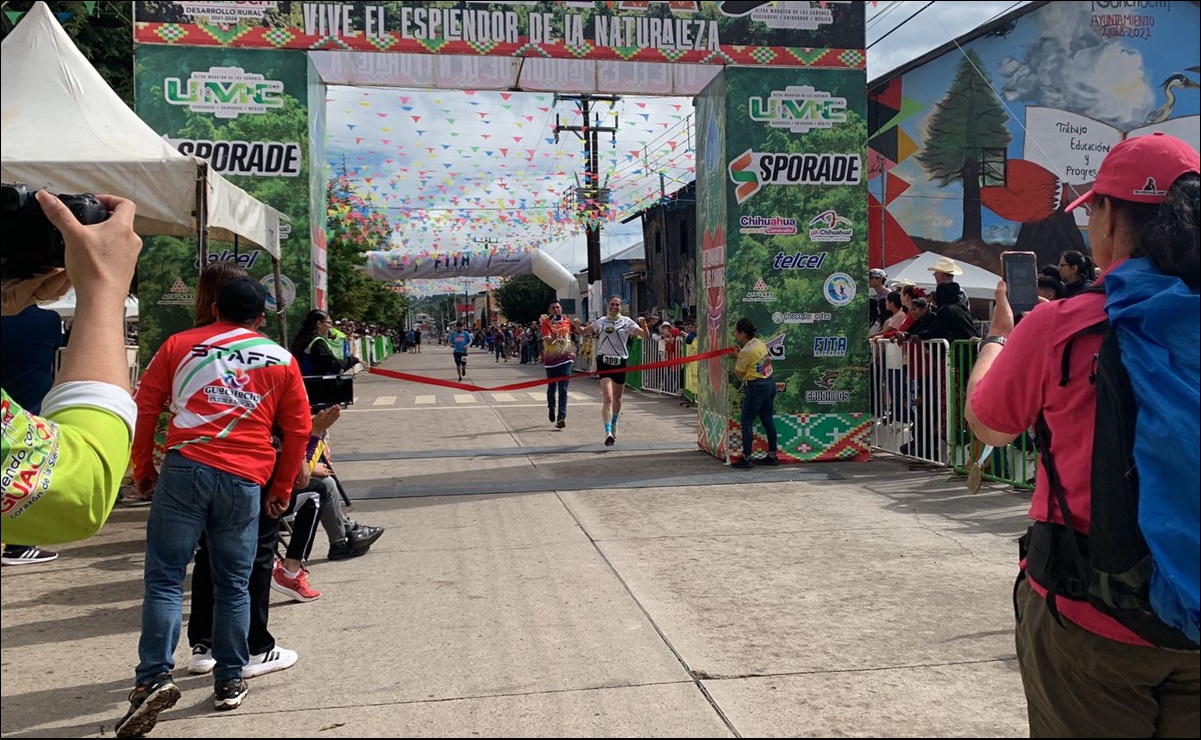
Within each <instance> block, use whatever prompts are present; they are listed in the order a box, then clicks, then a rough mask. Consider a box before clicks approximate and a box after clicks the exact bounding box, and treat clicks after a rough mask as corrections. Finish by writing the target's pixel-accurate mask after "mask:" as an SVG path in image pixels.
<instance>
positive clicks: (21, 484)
mask: <svg viewBox="0 0 1201 740" xmlns="http://www.w3.org/2000/svg"><path fill="white" fill-rule="evenodd" d="M36 197H37V199H38V203H40V204H41V206H42V211H43V212H44V213H45V214H46V218H47V219H49V221H50V223H51V224H53V225H54V226H55V227H56V228H57V229H58V230H59V231H60V232H61V233H62V236H63V242H64V244H65V257H66V259H65V262H66V267H65V268H64V269H60V270H55V271H52V272H50V273H47V274H44V275H37V276H34V277H32V278H29V279H25V280H8V279H7V278H6V279H5V282H4V285H3V312H4V313H5V314H6V315H7V314H12V313H18V312H20V311H21V310H23V309H24V308H25V307H26V306H27V305H29V304H30V303H33V302H35V301H39V300H51V299H54V298H57V297H59V296H61V295H63V294H64V293H66V291H67V288H68V287H70V285H72V284H73V285H74V286H75V296H76V303H75V328H76V332H75V336H74V337H73V341H72V342H71V346H70V348H69V349H68V350H67V351H66V352H65V353H64V357H63V362H62V366H61V367H60V369H59V371H58V376H57V378H56V379H55V383H54V387H53V388H51V389H50V392H49V393H48V394H46V398H45V400H44V401H43V403H42V415H41V416H37V415H34V414H31V413H29V412H27V411H25V410H24V409H22V408H21V407H20V406H19V405H18V404H16V403H15V402H13V401H12V400H11V399H10V398H9V397H8V394H7V393H4V394H2V399H0V415H2V416H3V436H2V438H0V441H2V444H0V457H3V470H4V476H5V483H4V492H3V504H2V506H0V513H2V514H3V518H2V519H0V523H2V530H0V531H2V532H3V537H4V539H5V540H8V541H15V542H37V543H39V544H52V543H56V542H70V541H72V540H81V539H84V538H86V537H89V536H91V535H93V534H95V533H96V531H97V530H99V529H100V527H101V526H102V525H103V524H104V522H105V520H106V519H107V518H108V515H109V512H111V511H112V508H113V504H114V503H115V502H116V500H117V491H118V489H119V488H120V485H121V477H122V476H123V475H124V474H125V469H126V467H127V466H128V465H129V449H130V440H131V439H132V437H133V429H134V424H135V420H136V417H137V408H136V407H135V406H134V402H133V399H132V398H131V397H130V392H129V365H128V361H127V360H126V357H125V341H124V338H123V337H124V334H125V296H126V295H127V294H128V293H129V284H130V282H131V281H132V279H133V273H134V268H135V266H136V265H137V259H138V253H139V252H140V251H141V249H142V240H141V239H140V238H139V237H138V235H137V234H136V233H134V230H133V219H134V213H135V211H136V207H135V206H134V204H133V202H132V201H129V200H125V199H124V198H117V197H114V196H110V195H100V196H97V198H98V200H99V201H100V202H101V203H102V204H104V206H105V207H106V208H108V210H109V217H108V219H107V220H106V221H103V222H101V223H98V224H94V225H90V226H84V225H82V224H80V223H79V221H78V220H76V218H75V216H74V215H72V213H71V211H70V210H68V209H67V207H66V206H64V205H63V204H62V202H61V201H60V200H59V199H58V198H56V197H55V196H53V195H50V194H49V193H46V192H44V191H41V192H38V193H37V195H36ZM2 248H4V249H13V248H14V246H13V245H11V244H6V245H2ZM10 476H11V478H10Z"/></svg>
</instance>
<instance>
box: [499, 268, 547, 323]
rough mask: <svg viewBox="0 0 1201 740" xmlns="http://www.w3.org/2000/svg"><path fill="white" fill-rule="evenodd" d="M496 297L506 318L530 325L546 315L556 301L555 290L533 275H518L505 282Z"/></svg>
mask: <svg viewBox="0 0 1201 740" xmlns="http://www.w3.org/2000/svg"><path fill="white" fill-rule="evenodd" d="M495 295H496V302H497V303H498V304H499V305H500V310H501V313H503V314H504V315H505V318H507V319H508V320H509V321H512V322H513V323H516V324H528V323H530V322H531V321H537V320H538V317H539V316H541V315H542V314H544V313H546V307H547V306H549V305H550V302H551V301H553V300H554V299H555V289H554V288H552V287H550V286H549V285H547V284H546V283H544V282H542V281H541V280H539V279H538V278H536V277H534V276H533V275H518V276H517V277H514V278H509V279H508V280H505V281H504V283H502V284H501V286H500V287H499V288H497V289H496V293H495Z"/></svg>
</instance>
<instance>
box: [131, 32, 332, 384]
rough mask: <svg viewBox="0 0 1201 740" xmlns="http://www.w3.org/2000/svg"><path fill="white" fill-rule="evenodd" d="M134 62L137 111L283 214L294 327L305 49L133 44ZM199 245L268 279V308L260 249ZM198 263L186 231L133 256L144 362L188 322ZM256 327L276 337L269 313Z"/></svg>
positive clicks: (303, 244)
mask: <svg viewBox="0 0 1201 740" xmlns="http://www.w3.org/2000/svg"><path fill="white" fill-rule="evenodd" d="M136 65H137V76H136V80H137V90H136V108H137V113H138V116H140V117H141V118H142V120H144V121H145V122H146V123H147V124H149V125H150V127H151V128H153V129H154V130H155V131H157V132H159V133H160V134H162V135H163V137H164V138H166V139H167V140H168V141H170V142H171V143H172V144H173V145H174V146H175V147H176V148H177V149H179V151H181V152H183V153H184V154H189V155H193V156H197V157H200V158H202V159H204V160H206V161H207V162H208V163H209V167H210V168H211V169H212V170H213V171H214V172H218V173H221V174H222V175H223V176H224V177H225V178H226V179H228V180H230V181H231V182H233V183H234V184H235V185H237V186H238V187H240V188H242V189H243V190H245V191H246V192H248V193H250V194H251V195H252V196H254V197H255V198H258V199H259V200H261V201H263V202H264V203H267V204H268V205H270V206H273V207H274V208H276V209H277V210H278V211H279V212H280V213H281V214H282V215H283V220H282V221H281V223H280V244H279V246H280V263H281V264H280V272H281V284H282V287H283V300H284V307H285V309H286V310H287V318H288V327H289V331H295V329H296V328H297V327H299V326H300V321H301V319H303V317H304V315H305V313H307V312H308V311H309V309H310V308H311V307H312V306H311V305H310V303H311V295H310V283H311V277H310V276H311V272H312V262H313V252H312V245H311V244H310V239H309V236H310V230H309V212H310V209H311V208H312V205H311V204H310V202H309V187H310V182H309V167H310V166H311V163H310V161H309V136H308V131H309V126H310V120H309V118H310V117H309V111H308V79H307V75H308V67H307V62H306V60H305V58H304V55H303V54H294V53H291V52H282V51H263V50H254V49H197V48H175V49H173V48H168V47H163V46H139V47H137V51H136ZM318 164H319V165H320V163H318ZM322 192H323V194H324V190H323V191H322ZM208 252H209V256H208V259H209V261H210V262H213V261H218V260H231V261H236V262H237V263H238V264H239V265H241V266H242V267H244V268H246V270H247V271H248V272H249V273H250V276H251V277H253V278H255V279H256V280H259V281H260V282H262V283H263V285H264V287H266V288H267V296H268V299H267V308H268V311H269V312H270V311H274V310H275V278H274V275H273V270H272V265H271V256H270V255H269V254H267V253H266V252H264V251H261V250H258V249H254V248H251V247H246V246H245V245H241V246H239V245H235V244H223V243H220V242H210V243H209V248H208ZM199 268H200V264H199V262H198V257H197V249H196V240H195V239H180V238H176V237H154V238H148V239H146V240H145V246H144V247H143V249H142V254H141V256H140V257H139V259H138V294H139V296H140V298H141V320H140V321H141V325H140V328H139V333H138V340H139V344H140V345H141V348H142V352H141V355H142V357H144V358H146V360H147V361H148V360H149V359H150V357H152V356H153V353H154V352H155V351H157V349H158V347H159V346H160V345H161V344H162V341H163V340H164V339H165V338H166V337H167V336H169V335H171V334H173V333H175V332H178V331H182V330H183V329H186V328H188V327H190V326H192V323H193V304H194V302H195V293H196V284H197V276H198V273H199ZM263 331H264V332H266V333H267V334H268V335H270V336H271V337H272V338H274V339H277V340H278V339H281V337H279V336H277V335H278V322H277V321H275V320H274V319H273V318H270V317H269V320H268V322H267V324H266V326H265V327H264V328H263Z"/></svg>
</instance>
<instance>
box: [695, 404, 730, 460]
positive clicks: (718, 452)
mask: <svg viewBox="0 0 1201 740" xmlns="http://www.w3.org/2000/svg"><path fill="white" fill-rule="evenodd" d="M700 417H701V418H700V432H699V436H698V438H697V444H698V445H699V446H700V448H701V449H702V450H704V451H705V452H708V453H709V454H710V455H713V456H714V457H717V458H721V459H723V460H724V459H725V457H726V443H727V438H728V432H729V428H730V426H729V423H728V420H727V417H726V416H725V414H716V413H714V412H712V411H708V410H706V409H700Z"/></svg>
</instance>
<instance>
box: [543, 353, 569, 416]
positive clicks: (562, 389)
mask: <svg viewBox="0 0 1201 740" xmlns="http://www.w3.org/2000/svg"><path fill="white" fill-rule="evenodd" d="M571 365H572V363H570V362H565V363H563V364H562V365H555V366H554V367H548V368H546V377H548V378H562V380H560V381H558V382H557V383H548V384H547V386H546V405H547V407H548V408H549V409H550V410H551V411H554V410H555V389H556V388H557V389H558V392H559V417H558V418H560V419H566V418H567V384H568V383H569V382H571V381H570V380H568V378H570V377H571Z"/></svg>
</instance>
